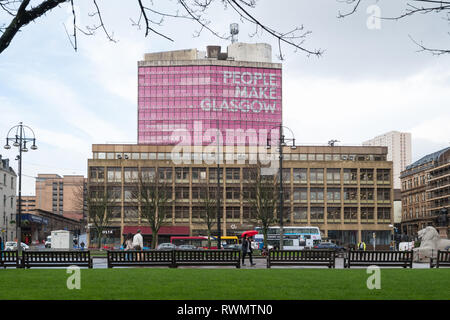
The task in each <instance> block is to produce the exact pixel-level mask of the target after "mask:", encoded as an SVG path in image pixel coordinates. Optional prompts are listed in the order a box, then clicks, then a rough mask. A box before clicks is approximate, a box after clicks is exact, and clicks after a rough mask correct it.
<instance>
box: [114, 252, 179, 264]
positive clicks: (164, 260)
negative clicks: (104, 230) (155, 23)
mask: <svg viewBox="0 0 450 320" xmlns="http://www.w3.org/2000/svg"><path fill="white" fill-rule="evenodd" d="M131 266H144V267H152V266H163V267H164V266H165V267H171V268H174V267H175V262H174V255H173V252H172V250H169V251H165V250H161V251H155V250H151V251H136V250H129V251H123V250H121V251H108V268H113V267H131Z"/></svg>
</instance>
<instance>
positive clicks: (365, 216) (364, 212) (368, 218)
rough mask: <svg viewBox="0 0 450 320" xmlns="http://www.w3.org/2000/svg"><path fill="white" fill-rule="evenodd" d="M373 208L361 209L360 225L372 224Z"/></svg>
mask: <svg viewBox="0 0 450 320" xmlns="http://www.w3.org/2000/svg"><path fill="white" fill-rule="evenodd" d="M373 219H374V208H373V207H361V223H373V222H374V220H373Z"/></svg>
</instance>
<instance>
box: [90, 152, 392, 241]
mask: <svg viewBox="0 0 450 320" xmlns="http://www.w3.org/2000/svg"><path fill="white" fill-rule="evenodd" d="M237 148H238V147H236V149H235V152H232V153H231V155H232V156H233V157H232V159H234V160H231V159H230V161H224V163H223V164H221V165H220V169H219V170H220V172H221V175H222V177H225V179H223V178H222V179H221V181H220V190H219V192H220V199H221V209H220V212H221V215H222V218H221V220H222V228H223V230H222V235H234V234H239V233H240V232H242V231H244V230H249V229H252V228H254V227H255V226H257V225H258V222H257V221H255V213H254V208H253V207H252V205H251V204H250V202H249V201H248V200H247V199H246V192H247V191H248V189H249V187H250V186H251V184H252V182H251V181H250V180H249V169H250V168H251V167H252V165H251V164H250V163H249V159H250V155H249V147H246V149H245V152H244V153H243V154H240V153H239V152H242V151H237ZM272 149H275V148H272ZM283 151H284V153H285V155H284V161H283V178H284V179H283V182H284V194H285V200H284V221H285V226H288V225H293V226H308V225H312V226H318V227H319V228H320V230H321V232H322V233H323V235H324V236H325V237H329V238H331V239H336V240H339V241H340V242H341V243H343V244H356V243H357V242H358V241H359V240H361V239H362V240H364V241H365V242H366V243H367V244H370V243H372V235H373V233H374V232H375V233H376V241H377V248H378V247H380V248H382V247H384V248H388V247H389V244H390V240H391V232H392V228H391V227H390V226H389V225H391V224H393V222H394V220H393V219H394V217H393V200H394V195H393V189H392V162H390V161H386V155H387V148H386V147H329V146H327V147H325V146H316V147H312V146H297V148H296V149H295V150H293V149H291V148H289V147H284V148H283ZM92 152H93V153H92V158H91V159H89V160H88V185H89V191H90V192H91V196H93V197H95V194H96V193H98V192H100V193H102V192H105V191H106V192H107V193H108V194H109V195H114V199H116V201H115V205H114V206H113V207H111V211H112V220H111V223H110V227H109V232H108V239H109V240H108V241H109V242H108V243H109V244H115V245H119V244H120V243H121V241H122V240H123V235H124V234H127V233H129V232H136V230H137V229H138V228H141V230H143V233H144V239H145V242H146V243H148V241H150V240H149V239H150V237H151V231H149V228H148V224H147V222H146V221H145V220H144V219H142V217H141V215H140V213H139V204H138V202H137V199H134V198H133V190H136V188H138V187H137V185H138V179H139V178H138V177H139V176H140V174H142V173H143V172H146V173H150V174H151V175H153V176H156V177H159V179H160V181H161V182H164V184H165V185H166V188H167V190H168V192H169V193H170V194H171V197H170V199H171V201H170V208H171V209H170V210H171V211H170V212H171V213H170V218H169V220H168V221H167V224H166V225H165V226H164V228H163V229H161V230H160V233H159V242H165V241H168V240H169V237H170V236H175V235H186V236H188V235H205V234H206V226H205V225H204V223H203V222H202V221H203V220H202V219H201V217H202V216H204V210H203V207H202V206H203V204H202V197H203V195H202V194H204V191H203V190H205V188H208V189H209V191H210V194H213V196H212V198H215V196H216V195H215V192H216V188H217V164H215V163H210V162H209V164H208V163H207V161H205V160H202V161H200V162H197V163H196V162H195V159H204V157H205V155H204V154H196V153H195V152H193V153H192V154H190V155H189V157H190V158H189V159H190V160H191V161H190V163H180V162H179V161H174V153H173V147H172V146H154V145H117V144H102V145H97V144H95V145H93V146H92ZM200 152H201V151H200ZM229 155H230V154H229ZM272 156H273V159H278V153H274V154H272ZM182 158H183V159H184V160H185V161H187V158H186V157H182ZM226 158H227V155H225V157H224V159H226ZM178 159H180V158H178ZM238 159H241V160H242V159H246V160H245V161H243V162H242V161H241V163H239V161H238ZM276 161H278V160H275V162H276ZM247 196H248V195H247ZM146 226H147V227H146ZM91 238H95V234H94V233H93V229H91ZM93 243H95V241H94V242H93Z"/></svg>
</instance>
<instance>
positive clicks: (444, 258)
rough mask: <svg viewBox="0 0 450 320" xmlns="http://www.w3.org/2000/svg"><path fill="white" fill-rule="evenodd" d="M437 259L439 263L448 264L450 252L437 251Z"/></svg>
mask: <svg viewBox="0 0 450 320" xmlns="http://www.w3.org/2000/svg"><path fill="white" fill-rule="evenodd" d="M437 258H438V261H439V263H446V264H447V263H450V251H441V250H439V251H438V254H437Z"/></svg>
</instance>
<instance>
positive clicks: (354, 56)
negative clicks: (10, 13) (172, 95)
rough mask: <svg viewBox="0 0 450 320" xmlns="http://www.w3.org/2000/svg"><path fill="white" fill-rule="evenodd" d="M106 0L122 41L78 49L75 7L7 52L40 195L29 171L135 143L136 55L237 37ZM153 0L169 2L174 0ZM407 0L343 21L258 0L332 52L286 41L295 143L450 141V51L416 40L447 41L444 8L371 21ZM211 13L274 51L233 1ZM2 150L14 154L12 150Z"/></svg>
mask: <svg viewBox="0 0 450 320" xmlns="http://www.w3.org/2000/svg"><path fill="white" fill-rule="evenodd" d="M98 3H99V6H100V7H101V8H102V12H103V19H104V21H105V23H106V24H107V27H108V30H109V31H110V32H114V38H115V39H117V40H118V42H117V43H111V42H109V41H108V40H107V39H106V37H105V36H104V34H103V33H101V32H100V31H99V32H98V34H97V35H96V36H94V37H86V36H83V35H81V34H80V35H79V38H78V47H79V50H78V52H74V50H73V49H72V48H71V46H70V43H69V41H68V40H67V36H66V34H65V31H64V27H63V25H62V24H63V23H66V24H67V25H68V26H69V28H70V21H71V13H70V10H69V8H68V6H67V5H66V6H61V7H60V8H59V9H56V10H54V11H53V12H51V13H49V14H48V15H47V16H46V17H44V18H42V19H40V20H39V21H37V22H36V23H31V24H30V25H28V26H26V27H25V28H24V30H23V32H21V33H20V34H19V35H18V36H17V37H16V38H15V39H14V40H13V42H12V43H11V46H10V47H9V48H8V49H7V50H6V51H5V52H4V53H3V54H2V55H1V56H0V114H1V117H0V133H1V138H2V139H4V136H5V135H6V132H7V130H8V129H9V128H10V127H12V126H13V125H15V124H17V123H18V122H19V121H23V122H24V123H25V124H27V125H29V126H31V127H32V128H33V129H35V131H36V135H37V138H38V145H39V149H38V151H35V152H29V153H28V154H26V155H25V156H24V173H25V174H26V176H25V178H24V186H23V190H24V194H33V193H34V179H33V178H30V177H32V176H35V175H37V173H58V174H61V175H63V174H83V175H86V167H87V158H89V157H90V155H91V145H92V143H104V142H136V131H137V129H136V127H137V104H136V102H137V76H136V74H137V63H136V61H137V60H140V59H142V57H143V54H144V53H145V52H152V51H167V50H177V49H185V48H199V49H204V48H205V47H206V45H210V44H218V45H222V47H226V45H228V42H227V41H224V40H220V39H217V38H215V37H214V36H212V35H210V34H209V33H207V32H206V31H204V32H203V33H202V35H201V36H200V37H199V38H193V37H192V34H193V32H194V30H195V29H197V26H196V25H194V24H192V23H190V22H185V21H181V20H178V21H174V20H166V21H165V23H164V28H163V29H161V30H160V31H163V32H165V33H166V34H167V35H169V36H170V37H172V38H173V39H174V40H175V41H174V42H173V43H172V42H170V41H167V40H165V39H163V38H159V37H157V36H155V35H150V36H149V37H147V38H145V37H144V31H143V30H138V29H137V28H136V27H133V26H131V21H130V20H129V18H132V19H137V18H138V8H137V5H135V4H134V2H131V1H130V3H133V5H130V6H125V5H124V4H123V3H124V1H118V0H115V1H112V0H108V1H105V0H103V1H98ZM154 3H155V4H156V5H158V4H161V6H162V8H164V10H167V11H169V10H170V6H173V5H174V4H175V2H174V1H161V0H159V1H154ZM275 3H276V4H275ZM404 3H406V1H403V0H402V1H390V0H381V1H378V2H377V1H375V0H373V1H370V0H367V1H365V2H363V5H362V6H361V8H360V10H359V11H358V12H357V13H356V14H355V15H352V16H349V17H347V18H345V19H337V15H338V11H339V10H341V11H344V10H350V7H348V6H347V5H346V4H345V3H340V2H337V1H335V0H315V1H313V0H295V1H293V0H291V1H288V0H278V1H263V0H260V1H258V7H257V9H256V10H253V11H252V12H253V13H254V14H255V15H256V16H258V17H259V18H260V20H261V21H262V22H264V23H266V24H268V25H270V26H272V27H274V28H276V29H278V30H280V31H289V30H290V29H291V28H292V27H294V26H298V25H302V24H303V25H304V27H305V29H306V30H311V31H312V34H311V35H309V36H308V38H307V39H306V42H305V46H306V47H307V48H308V49H319V48H320V49H323V50H325V52H324V55H323V56H322V57H321V58H316V57H306V56H305V55H304V54H303V53H300V52H297V53H295V52H294V50H293V49H292V48H289V47H287V46H284V47H283V49H284V50H283V53H284V54H285V61H283V118H284V123H285V125H287V126H288V127H290V128H291V129H292V130H293V131H294V133H295V136H296V140H297V141H299V142H300V143H304V144H326V143H327V141H328V140H330V139H332V138H333V139H338V140H339V141H341V144H360V143H361V142H362V141H365V140H367V139H369V138H372V137H374V136H376V135H379V134H381V133H384V132H387V131H391V130H399V131H407V132H411V133H412V139H413V146H412V149H413V160H417V159H418V158H420V157H422V156H423V155H425V154H427V153H430V152H434V151H436V150H437V149H440V148H444V147H447V146H448V145H449V142H450V127H449V126H448V124H449V123H450V111H449V110H450V109H449V105H450V94H449V92H450V68H449V66H450V56H448V55H447V56H439V57H437V56H433V55H431V54H429V53H417V52H416V51H417V49H418V48H417V46H416V45H415V44H414V43H413V42H412V41H411V40H410V38H409V37H408V35H411V36H412V37H414V38H415V39H416V40H417V41H423V42H424V44H426V45H429V46H430V47H445V46H447V47H450V36H449V35H448V31H450V26H449V24H448V22H446V21H444V20H443V19H441V18H442V15H441V16H439V15H418V16H413V17H409V18H406V19H402V20H400V21H386V20H383V21H381V28H380V29H376V30H370V29H368V28H367V20H368V19H369V14H368V13H367V12H366V9H367V8H368V7H369V6H370V5H372V4H378V5H379V7H380V9H381V13H382V15H383V16H395V15H398V14H399V13H401V12H402V10H403V8H404ZM124 7H125V8H124ZM166 7H167V8H166ZM77 10H79V15H78V20H79V21H80V22H81V25H86V24H92V23H93V21H92V18H90V17H88V15H87V13H88V12H91V11H92V10H93V9H92V7H91V2H90V1H85V2H82V5H80V7H77ZM210 17H211V20H213V22H214V24H213V26H214V27H215V29H216V30H219V31H220V33H223V34H226V33H228V29H229V24H230V23H232V22H238V23H239V24H240V34H239V41H242V42H268V43H271V44H272V46H273V48H272V50H273V60H274V61H276V60H277V58H276V53H277V46H276V42H275V41H274V40H273V39H271V38H270V37H268V36H267V35H266V34H263V35H262V36H260V37H254V38H250V37H249V36H248V35H249V34H250V33H252V32H253V31H254V27H252V26H250V25H249V24H248V23H245V24H243V23H241V22H240V21H239V19H238V18H237V17H236V16H235V15H233V13H232V11H231V10H230V9H228V10H225V11H224V10H223V9H222V8H221V7H220V6H217V7H216V8H213V10H211V14H210ZM2 18H3V17H0V21H3V19H2ZM0 153H1V154H2V155H3V156H4V157H9V158H10V159H14V157H15V151H13V150H9V151H7V150H4V149H3V151H1V152H0ZM12 162H13V163H14V166H15V167H16V164H15V161H12ZM28 176H29V177H28Z"/></svg>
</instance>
